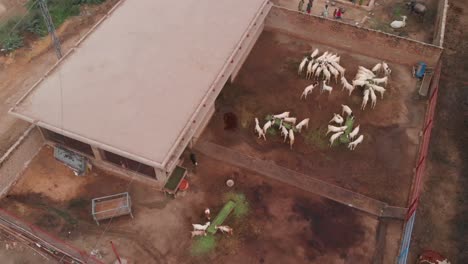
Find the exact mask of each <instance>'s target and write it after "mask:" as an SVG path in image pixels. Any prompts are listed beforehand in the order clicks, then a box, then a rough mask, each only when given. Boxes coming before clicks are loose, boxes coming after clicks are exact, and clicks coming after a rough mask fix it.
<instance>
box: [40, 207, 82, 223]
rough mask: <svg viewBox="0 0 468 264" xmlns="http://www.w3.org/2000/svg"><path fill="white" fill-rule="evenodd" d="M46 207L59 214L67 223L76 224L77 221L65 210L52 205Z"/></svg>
mask: <svg viewBox="0 0 468 264" xmlns="http://www.w3.org/2000/svg"><path fill="white" fill-rule="evenodd" d="M47 209H48V210H49V211H51V212H53V213H55V214H56V215H58V216H60V217H61V218H63V220H65V221H66V222H67V223H69V224H72V225H76V224H78V221H77V220H76V219H75V218H74V217H73V216H71V215H70V214H69V213H68V212H66V211H62V210H60V209H57V208H54V207H49V208H47Z"/></svg>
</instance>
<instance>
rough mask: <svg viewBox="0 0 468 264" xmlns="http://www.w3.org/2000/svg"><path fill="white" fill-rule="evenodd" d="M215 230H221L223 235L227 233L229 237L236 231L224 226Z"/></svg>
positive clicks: (216, 227)
mask: <svg viewBox="0 0 468 264" xmlns="http://www.w3.org/2000/svg"><path fill="white" fill-rule="evenodd" d="M215 230H219V231H221V232H222V233H226V234H229V235H232V233H233V231H234V229H233V228H232V227H229V226H227V225H224V226H215Z"/></svg>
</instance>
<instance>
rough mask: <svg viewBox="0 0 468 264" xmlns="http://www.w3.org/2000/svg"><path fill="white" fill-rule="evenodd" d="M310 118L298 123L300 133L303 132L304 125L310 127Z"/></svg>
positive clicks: (297, 127)
mask: <svg viewBox="0 0 468 264" xmlns="http://www.w3.org/2000/svg"><path fill="white" fill-rule="evenodd" d="M309 120H310V119H309V118H306V119H304V120H302V121H301V122H299V124H297V125H296V129H297V130H298V131H299V133H301V130H302V127H306V128H309Z"/></svg>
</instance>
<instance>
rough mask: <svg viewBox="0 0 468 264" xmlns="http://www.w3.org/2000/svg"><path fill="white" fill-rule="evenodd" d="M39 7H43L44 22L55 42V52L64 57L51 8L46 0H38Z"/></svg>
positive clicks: (59, 56) (58, 56)
mask: <svg viewBox="0 0 468 264" xmlns="http://www.w3.org/2000/svg"><path fill="white" fill-rule="evenodd" d="M38 4H39V8H40V9H41V13H42V16H43V17H44V22H45V24H46V26H47V31H49V35H50V38H51V39H52V42H53V44H54V48H55V54H56V55H57V58H58V59H60V58H62V48H61V47H60V41H59V39H58V38H57V35H56V34H55V26H54V22H52V18H51V17H50V13H49V8H47V3H46V0H38Z"/></svg>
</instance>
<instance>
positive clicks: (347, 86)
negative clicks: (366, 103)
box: [341, 76, 355, 96]
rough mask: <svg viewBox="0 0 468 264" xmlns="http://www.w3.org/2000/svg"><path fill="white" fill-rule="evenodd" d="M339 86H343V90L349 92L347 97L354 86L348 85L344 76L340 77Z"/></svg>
mask: <svg viewBox="0 0 468 264" xmlns="http://www.w3.org/2000/svg"><path fill="white" fill-rule="evenodd" d="M341 84H343V89H346V90H347V91H348V92H349V96H351V93H352V92H353V91H354V88H355V86H354V85H352V84H350V83H349V82H348V80H346V78H345V77H344V76H341ZM343 89H342V90H343Z"/></svg>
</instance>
